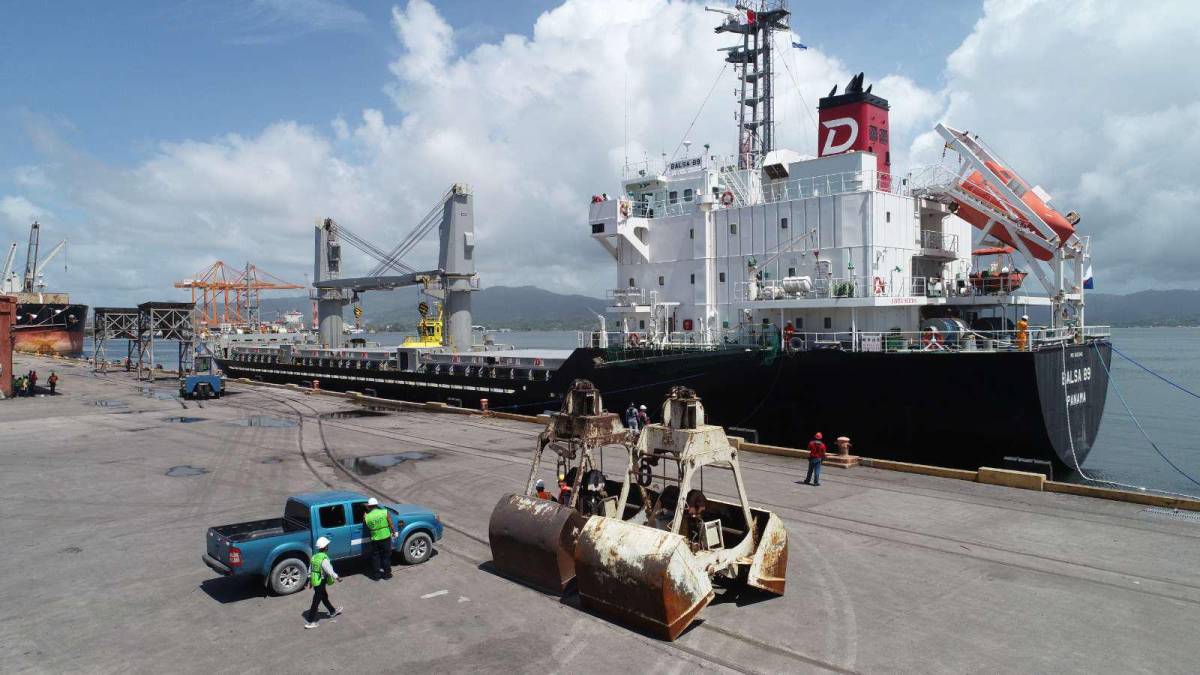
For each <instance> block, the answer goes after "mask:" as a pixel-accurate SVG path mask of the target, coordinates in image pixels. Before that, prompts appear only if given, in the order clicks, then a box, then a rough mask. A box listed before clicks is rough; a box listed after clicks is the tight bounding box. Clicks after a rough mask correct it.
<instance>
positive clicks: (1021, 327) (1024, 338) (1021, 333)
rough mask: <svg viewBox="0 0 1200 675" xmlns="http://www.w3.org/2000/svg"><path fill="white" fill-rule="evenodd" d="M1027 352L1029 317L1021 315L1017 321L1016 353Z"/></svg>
mask: <svg viewBox="0 0 1200 675" xmlns="http://www.w3.org/2000/svg"><path fill="white" fill-rule="evenodd" d="M1028 350H1029V315H1028V314H1022V315H1021V319H1020V320H1019V321H1017V351H1019V352H1024V351H1028Z"/></svg>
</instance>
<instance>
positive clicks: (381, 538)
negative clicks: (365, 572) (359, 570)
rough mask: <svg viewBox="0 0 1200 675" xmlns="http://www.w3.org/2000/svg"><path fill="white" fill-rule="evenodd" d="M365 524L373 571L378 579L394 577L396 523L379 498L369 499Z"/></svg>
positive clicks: (368, 552)
mask: <svg viewBox="0 0 1200 675" xmlns="http://www.w3.org/2000/svg"><path fill="white" fill-rule="evenodd" d="M363 525H364V526H365V527H366V530H367V531H366V532H365V533H364V534H367V535H368V537H369V541H368V542H367V556H368V562H370V569H371V573H372V574H373V575H374V576H375V577H376V578H377V579H391V578H392V540H393V539H395V538H396V525H395V523H393V522H392V517H391V514H389V513H388V510H387V509H385V508H382V507H380V506H379V500H378V499H375V498H374V497H371V498H370V499H368V500H367V513H366V514H365V515H364V516H363Z"/></svg>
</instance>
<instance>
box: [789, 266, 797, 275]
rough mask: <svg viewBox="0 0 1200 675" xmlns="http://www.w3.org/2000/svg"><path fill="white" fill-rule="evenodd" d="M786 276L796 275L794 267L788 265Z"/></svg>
mask: <svg viewBox="0 0 1200 675" xmlns="http://www.w3.org/2000/svg"><path fill="white" fill-rule="evenodd" d="M788 276H789V277H794V276H796V268H795V267H789V268H788Z"/></svg>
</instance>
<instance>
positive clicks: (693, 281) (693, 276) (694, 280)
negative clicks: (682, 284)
mask: <svg viewBox="0 0 1200 675" xmlns="http://www.w3.org/2000/svg"><path fill="white" fill-rule="evenodd" d="M692 283H693V284H694V283H696V275H695V274H693V275H692Z"/></svg>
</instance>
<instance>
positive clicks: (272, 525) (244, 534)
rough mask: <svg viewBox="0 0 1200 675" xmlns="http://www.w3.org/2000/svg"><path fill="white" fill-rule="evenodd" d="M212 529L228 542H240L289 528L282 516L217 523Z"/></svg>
mask: <svg viewBox="0 0 1200 675" xmlns="http://www.w3.org/2000/svg"><path fill="white" fill-rule="evenodd" d="M290 529H291V530H297V531H299V530H301V529H302V528H299V527H291V528H290ZM212 530H213V532H216V533H217V534H219V535H221V536H222V537H224V538H225V539H226V540H227V541H228V542H229V543H231V544H240V543H243V542H247V541H254V540H256V539H263V538H265V537H274V536H276V535H280V534H283V533H284V532H287V531H289V528H288V526H287V524H286V523H285V522H284V519H283V518H266V519H263V520H252V521H250V522H248V523H234V524H232V525H218V526H217V527H214V528H212Z"/></svg>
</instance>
